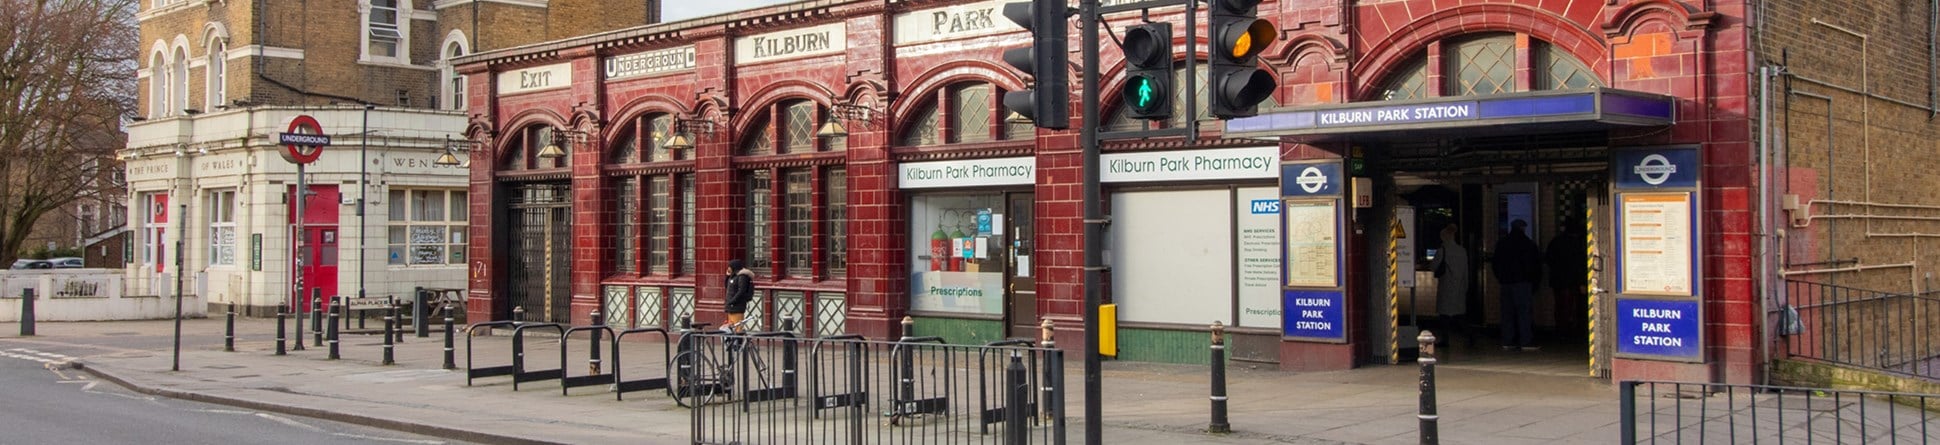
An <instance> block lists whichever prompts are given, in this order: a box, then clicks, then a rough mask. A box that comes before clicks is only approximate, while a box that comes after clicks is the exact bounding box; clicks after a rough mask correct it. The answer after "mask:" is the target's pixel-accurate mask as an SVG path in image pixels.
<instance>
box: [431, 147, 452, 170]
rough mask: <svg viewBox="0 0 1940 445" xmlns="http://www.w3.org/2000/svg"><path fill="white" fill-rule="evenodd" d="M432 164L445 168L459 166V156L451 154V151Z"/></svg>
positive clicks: (447, 151)
mask: <svg viewBox="0 0 1940 445" xmlns="http://www.w3.org/2000/svg"><path fill="white" fill-rule="evenodd" d="M431 163H432V164H433V165H443V166H452V165H458V155H454V154H451V151H450V150H446V151H445V154H443V155H439V156H438V160H436V161H431Z"/></svg>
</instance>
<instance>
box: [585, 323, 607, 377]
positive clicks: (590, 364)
mask: <svg viewBox="0 0 1940 445" xmlns="http://www.w3.org/2000/svg"><path fill="white" fill-rule="evenodd" d="M592 315H593V323H592V324H593V326H601V325H605V324H606V321H605V320H604V319H601V318H600V310H599V309H594V310H593V314H592ZM587 334H589V335H588V336H589V337H592V342H591V343H592V346H590V347H588V350H589V351H591V355H588V356H587V359H586V375H599V373H600V331H599V330H598V329H594V330H592V331H589V332H587Z"/></svg>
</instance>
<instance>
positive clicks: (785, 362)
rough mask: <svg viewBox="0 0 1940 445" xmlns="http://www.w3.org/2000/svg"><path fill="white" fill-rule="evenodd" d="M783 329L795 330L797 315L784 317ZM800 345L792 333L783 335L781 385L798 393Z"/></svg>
mask: <svg viewBox="0 0 1940 445" xmlns="http://www.w3.org/2000/svg"><path fill="white" fill-rule="evenodd" d="M781 330H782V332H791V333H792V332H795V317H782V318H781ZM800 347H801V346H800V345H799V342H797V341H796V340H795V336H794V335H792V334H791V335H788V336H786V337H782V340H781V387H782V388H787V389H786V391H788V393H789V394H795V393H796V392H795V391H796V389H797V388H798V386H797V385H800V382H798V381H797V379H796V378H795V375H796V370H798V369H801V363H800V360H799V359H798V357H797V352H796V351H798V350H799V349H798V348H800Z"/></svg>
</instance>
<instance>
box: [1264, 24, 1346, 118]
mask: <svg viewBox="0 0 1940 445" xmlns="http://www.w3.org/2000/svg"><path fill="white" fill-rule="evenodd" d="M1286 48H1287V53H1286V54H1285V55H1284V56H1283V59H1282V62H1281V63H1278V64H1275V66H1276V67H1278V68H1279V70H1278V73H1276V74H1278V75H1279V77H1280V79H1281V82H1280V88H1279V91H1277V92H1275V93H1276V95H1277V96H1278V97H1276V99H1277V100H1279V101H1280V105H1282V106H1300V105H1319V104H1329V103H1339V102H1342V99H1344V97H1343V96H1344V95H1343V94H1341V90H1342V88H1341V81H1342V80H1344V79H1343V77H1344V74H1345V70H1346V67H1347V63H1346V62H1347V47H1346V46H1344V45H1341V44H1340V42H1337V41H1334V40H1333V39H1330V38H1327V37H1325V36H1320V35H1313V34H1307V35H1302V36H1298V37H1295V38H1294V39H1293V40H1292V41H1291V43H1289V44H1288V45H1287V46H1286Z"/></svg>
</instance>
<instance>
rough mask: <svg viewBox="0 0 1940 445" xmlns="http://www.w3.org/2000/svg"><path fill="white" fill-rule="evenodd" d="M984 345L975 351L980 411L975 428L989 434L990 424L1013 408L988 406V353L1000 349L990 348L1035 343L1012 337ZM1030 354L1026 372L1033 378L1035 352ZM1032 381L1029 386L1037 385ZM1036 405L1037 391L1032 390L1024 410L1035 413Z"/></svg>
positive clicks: (1033, 345)
mask: <svg viewBox="0 0 1940 445" xmlns="http://www.w3.org/2000/svg"><path fill="white" fill-rule="evenodd" d="M984 346H986V347H988V348H985V349H982V350H980V351H978V352H977V410H978V412H979V413H981V414H980V415H979V416H978V418H977V428H979V429H980V431H979V432H981V433H983V434H990V424H993V423H1002V422H1003V421H1004V419H1005V418H1006V417H1004V413H1005V411H1006V410H1010V409H1013V408H1015V407H1012V406H1005V407H1001V408H991V407H990V386H991V385H990V353H991V352H993V351H1000V349H992V348H997V347H1003V346H1023V347H1026V348H1030V347H1036V346H1037V344H1036V343H1034V342H1032V341H1030V340H1025V339H1016V338H1014V339H1009V340H998V341H993V342H990V343H985V344H984ZM1030 356H1031V362H1030V365H1029V366H1030V368H1029V369H1030V370H1031V371H1029V372H1028V375H1030V376H1031V378H1032V379H1033V380H1035V379H1036V377H1037V373H1036V372H1035V371H1036V370H1037V369H1038V366H1037V354H1031V355H1030ZM998 379H999V381H1001V380H1002V379H1003V377H1002V376H1001V375H1000V376H999V377H998ZM1032 383H1033V384H1032V385H1031V386H1033V387H1035V386H1037V385H1036V384H1035V383H1036V382H1032ZM997 386H998V387H1000V388H1001V387H1003V386H1004V385H1003V384H1001V383H1000V384H998V385H997ZM1037 405H1038V400H1037V392H1035V391H1032V392H1031V399H1030V400H1029V401H1028V402H1026V403H1025V405H1024V410H1025V412H1028V413H1036V412H1037Z"/></svg>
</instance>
